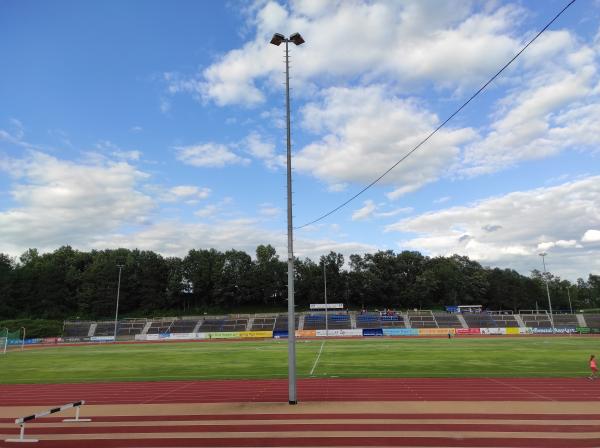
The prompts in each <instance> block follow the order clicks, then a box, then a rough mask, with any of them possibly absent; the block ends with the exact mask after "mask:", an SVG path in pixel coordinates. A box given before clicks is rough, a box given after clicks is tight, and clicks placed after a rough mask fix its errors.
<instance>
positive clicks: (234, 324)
mask: <svg viewBox="0 0 600 448" xmlns="http://www.w3.org/2000/svg"><path fill="white" fill-rule="evenodd" d="M247 328H248V319H247V318H231V319H224V320H223V326H222V327H221V330H220V331H245V330H246V329H247Z"/></svg>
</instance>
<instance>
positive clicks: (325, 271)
mask: <svg viewBox="0 0 600 448" xmlns="http://www.w3.org/2000/svg"><path fill="white" fill-rule="evenodd" d="M323 284H324V287H325V291H324V293H323V296H324V297H325V337H327V336H329V320H328V317H327V316H328V314H327V311H328V309H327V270H326V269H325V260H323Z"/></svg>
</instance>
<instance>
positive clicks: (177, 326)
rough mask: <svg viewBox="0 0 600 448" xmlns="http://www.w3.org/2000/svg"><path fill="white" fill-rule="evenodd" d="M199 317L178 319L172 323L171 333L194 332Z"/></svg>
mask: <svg viewBox="0 0 600 448" xmlns="http://www.w3.org/2000/svg"><path fill="white" fill-rule="evenodd" d="M198 321H199V319H185V318H184V319H177V320H176V321H174V322H173V324H172V325H171V329H170V332H171V333H192V332H193V331H194V328H196V325H197V324H198Z"/></svg>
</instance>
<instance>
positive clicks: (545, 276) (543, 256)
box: [539, 252, 554, 332]
mask: <svg viewBox="0 0 600 448" xmlns="http://www.w3.org/2000/svg"><path fill="white" fill-rule="evenodd" d="M546 255H548V254H547V253H546V252H542V253H541V254H539V256H540V257H542V264H543V266H544V280H546V294H548V308H550V325H552V331H553V332H554V318H553V317H552V301H551V300H550V288H549V287H548V276H547V275H546V274H547V273H546Z"/></svg>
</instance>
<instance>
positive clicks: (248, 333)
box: [240, 331, 273, 338]
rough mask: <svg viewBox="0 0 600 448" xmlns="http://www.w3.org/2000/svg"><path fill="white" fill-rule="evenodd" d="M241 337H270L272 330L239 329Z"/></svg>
mask: <svg viewBox="0 0 600 448" xmlns="http://www.w3.org/2000/svg"><path fill="white" fill-rule="evenodd" d="M240 336H241V337H243V338H272V337H273V332H272V331H240Z"/></svg>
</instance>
